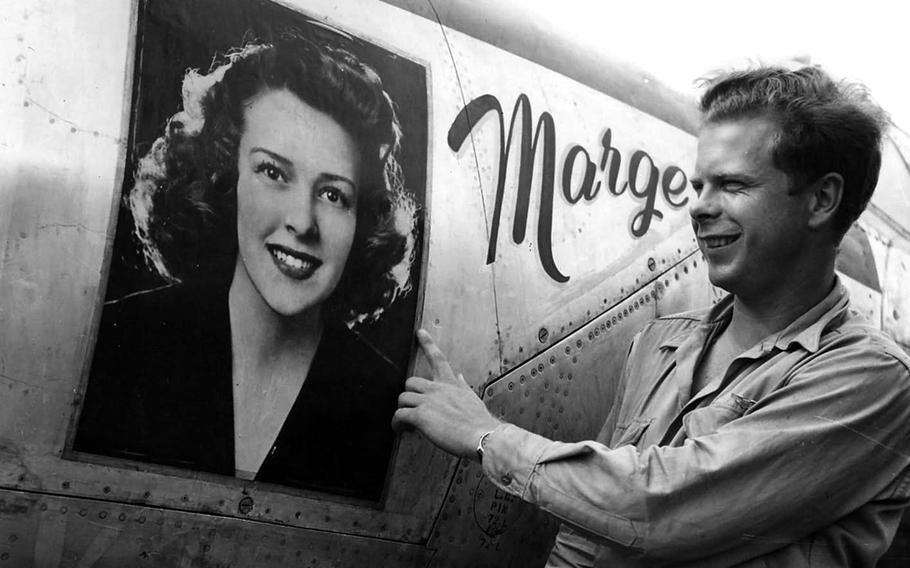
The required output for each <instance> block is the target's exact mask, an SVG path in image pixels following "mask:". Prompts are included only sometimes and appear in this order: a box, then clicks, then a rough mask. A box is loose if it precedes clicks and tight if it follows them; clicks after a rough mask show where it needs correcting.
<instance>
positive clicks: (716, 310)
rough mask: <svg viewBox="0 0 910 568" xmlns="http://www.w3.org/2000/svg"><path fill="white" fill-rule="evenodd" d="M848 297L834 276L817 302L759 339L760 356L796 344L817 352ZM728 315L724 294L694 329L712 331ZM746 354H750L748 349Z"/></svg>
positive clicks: (680, 337)
mask: <svg viewBox="0 0 910 568" xmlns="http://www.w3.org/2000/svg"><path fill="white" fill-rule="evenodd" d="M849 297H850V296H849V294H848V292H847V289H846V288H845V287H844V285H843V284H842V283H841V281H840V278H839V277H837V276H835V281H834V287H833V288H832V289H831V291H830V292H829V293H828V295H827V296H825V298H824V299H823V300H822V301H821V302H819V303H818V304H816V305H815V306H813V307H812V308H810V309H809V310H808V311H807V312H806V313H804V314H803V315H801V316H800V317H798V318H796V320H794V321H793V322H792V323H791V324H790V325H788V326H787V327H785V328H784V329H783V330H782V331H780V332H778V333H776V334H774V335H770V336H768V337H767V338H765V339H763V340H762V341H761V343H759V344H758V346H757V348H758V349H760V350H761V351H762V352H767V351H770V350H771V349H772V348H774V347H777V348H778V349H780V350H782V351H785V350H787V349H788V348H789V347H790V346H791V345H792V344H794V343H798V344H799V345H800V346H802V348H803V349H805V350H806V351H809V352H810V353H815V352H816V351H818V346H819V344H820V343H821V336H822V333H823V332H824V331H825V328H827V327H828V324H829V323H831V320H833V319H834V318H836V317H837V316H839V315H840V314H841V313H842V312H843V311H844V310H845V309H846V308H847V304H848V302H849ZM732 315H733V295H732V294H727V295H726V296H725V297H724V298H723V299H722V300H721V301H720V302H718V303H717V304H715V305H714V306H713V307H712V308H711V309H710V310H708V312H707V313H706V314H705V316H704V317H703V318H702V319H701V321H700V322H699V323H698V325H697V327H698V328H702V329H704V328H709V327H714V326H716V325H718V324H720V323H723V322H725V321H729V319H730V318H731V317H732ZM692 333H693V329H691V328H689V329H686V330H684V331H682V332H680V333H678V334H676V335H673V336H671V337H670V338H669V339H667V340H665V341H664V342H663V343H661V344H660V347H661V348H665V347H667V348H672V349H677V348H679V346H680V345H682V344H683V342H684V341H685V340H686V339H687V338H689V337H690V336H691V335H692ZM750 351H752V350H751V349H750Z"/></svg>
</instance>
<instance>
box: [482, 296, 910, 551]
mask: <svg viewBox="0 0 910 568" xmlns="http://www.w3.org/2000/svg"><path fill="white" fill-rule="evenodd" d="M731 315H732V297H728V298H726V299H725V300H723V301H722V302H720V303H719V304H718V305H716V306H714V307H713V308H711V309H710V310H702V311H697V312H690V313H686V314H680V315H674V316H668V317H663V318H659V319H657V320H655V321H653V322H651V323H649V324H648V325H647V326H645V328H644V329H643V330H642V331H641V332H640V333H639V334H638V335H637V336H636V337H635V338H634V339H633V343H632V347H631V349H630V352H629V356H628V359H627V362H626V364H625V366H624V368H623V373H622V376H621V378H620V385H619V388H618V393H619V394H618V395H617V402H616V404H614V407H613V408H612V409H611V412H610V415H609V417H608V419H607V422H606V424H605V426H604V429H603V431H602V433H601V435H600V436H599V438H598V440H599V441H598V442H593V441H584V442H578V443H561V442H554V441H551V440H548V439H546V438H543V437H541V436H538V435H536V434H533V433H531V432H528V431H526V430H522V429H520V428H518V427H516V426H513V425H510V424H503V425H502V426H500V427H499V428H498V429H497V430H496V431H495V432H494V434H493V435H492V436H490V438H489V439H488V443H487V446H486V453H485V455H484V460H483V468H484V471H485V473H486V475H487V476H488V477H489V478H490V479H491V481H492V482H493V483H494V484H495V485H496V486H498V487H499V488H500V489H502V490H504V491H506V492H508V493H510V494H513V495H516V496H518V497H520V498H522V499H524V500H526V501H528V502H530V503H534V504H536V505H538V506H540V507H542V508H543V509H544V510H546V511H548V512H550V513H552V514H554V515H556V516H557V517H559V518H561V519H563V520H564V521H565V522H564V524H563V529H562V530H561V532H560V534H559V536H558V538H557V543H556V546H555V547H554V550H553V553H552V555H551V557H550V561H549V563H548V566H553V567H555V566H603V567H607V566H609V567H617V566H660V565H674V566H699V567H703V566H704V567H707V566H735V565H743V566H750V567H751V566H820V567H825V568H828V567H832V566H850V567H854V566H874V564H875V561H876V559H877V558H878V557H879V556H881V555H882V554H883V553H884V552H885V551H886V550H887V548H888V545H889V543H890V541H891V539H892V538H893V536H894V533H895V531H896V530H897V526H898V524H899V522H900V518H901V513H902V512H903V509H904V507H906V506H907V505H908V504H910V359H908V357H907V356H906V354H905V353H903V352H902V351H901V350H900V348H899V347H898V346H897V345H896V344H895V343H894V342H893V341H891V340H890V339H888V338H887V337H886V336H885V335H884V334H883V333H882V332H881V331H879V330H877V329H875V328H874V327H872V326H871V325H869V324H868V323H867V322H866V321H864V320H863V318H862V316H860V315H859V314H858V313H857V312H855V311H854V310H852V309H850V307H849V299H848V295H847V292H846V290H845V289H844V288H843V286H842V285H841V284H840V282H838V283H837V284H836V285H835V287H834V289H833V290H832V292H831V293H830V294H829V295H828V296H827V297H826V298H825V299H824V300H823V301H821V302H820V303H819V304H818V305H816V306H815V307H813V308H812V309H810V310H809V311H808V312H806V313H805V314H804V315H803V316H801V317H800V318H799V319H797V320H796V321H794V322H793V323H792V324H791V325H790V326H788V327H787V328H786V329H784V330H783V331H781V332H779V333H777V334H774V335H772V336H769V337H766V338H765V339H764V340H762V341H761V342H760V343H759V344H757V345H755V346H754V347H752V348H751V349H749V350H748V351H746V352H745V353H743V354H742V355H740V356H739V357H737V358H736V359H735V360H734V361H733V362H732V363H731V365H730V366H729V368H728V369H727V371H726V373H725V374H724V375H723V376H718V377H715V378H713V379H710V380H709V382H708V384H707V385H706V387H705V388H704V389H703V390H702V391H701V392H699V393H697V394H696V395H695V396H691V385H692V380H693V374H694V371H695V367H696V363H697V361H698V358H699V356H700V355H701V353H702V351H703V350H704V348H705V346H706V345H708V344H709V343H710V342H711V341H713V338H714V335H715V334H716V333H717V332H718V331H719V330H721V329H723V326H724V325H726V323H727V322H728V321H729V319H730V317H731Z"/></svg>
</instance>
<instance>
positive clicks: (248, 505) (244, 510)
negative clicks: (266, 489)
mask: <svg viewBox="0 0 910 568" xmlns="http://www.w3.org/2000/svg"><path fill="white" fill-rule="evenodd" d="M237 510H239V511H240V514H242V515H247V514H249V512H250V511H252V510H253V498H252V497H250V496H249V495H247V496H246V497H244V498H243V499H241V500H240V503H238V504H237Z"/></svg>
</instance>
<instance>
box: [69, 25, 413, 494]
mask: <svg viewBox="0 0 910 568" xmlns="http://www.w3.org/2000/svg"><path fill="white" fill-rule="evenodd" d="M182 98H183V108H182V110H181V111H180V112H178V113H177V114H175V115H173V116H172V117H171V118H170V120H169V121H168V122H167V125H166V127H165V133H164V135H162V136H161V137H160V138H158V139H157V140H156V141H155V143H154V144H153V145H152V147H151V150H150V151H149V152H148V154H147V155H145V156H144V157H143V158H141V160H139V165H138V168H137V170H136V173H135V176H134V184H133V186H132V189H131V190H130V192H129V194H128V197H127V200H126V201H127V202H128V205H129V209H130V213H131V214H132V218H133V224H134V232H135V236H136V237H137V240H138V241H139V242H140V243H141V246H142V250H143V253H144V256H145V258H146V261H147V263H148V265H149V266H151V267H153V268H154V270H155V271H157V273H158V274H159V275H160V276H161V277H162V278H163V281H164V282H166V284H164V285H162V286H158V287H156V288H154V289H151V290H144V291H141V292H136V293H133V294H129V295H126V296H125V297H123V298H119V299H116V300H111V301H108V302H106V303H105V306H104V309H103V313H102V317H101V324H100V330H99V333H98V340H97V344H96V346H95V351H94V358H93V363H92V367H91V371H90V374H89V380H88V385H87V389H86V392H85V396H84V400H83V406H82V413H81V416H80V419H79V422H78V426H77V430H76V434H75V438H74V441H73V449H74V450H76V451H78V452H85V453H91V454H101V455H106V456H114V457H118V458H125V459H129V460H138V461H143V462H150V463H155V464H162V465H167V466H174V467H179V468H185V469H191V470H197V471H205V472H212V473H217V474H222V475H228V476H233V477H236V478H240V479H244V480H255V481H257V482H259V481H261V482H267V483H275V484H280V485H286V486H292V487H298V488H305V489H312V490H316V491H323V492H329V493H333V494H338V495H346V496H351V497H356V498H361V499H369V500H374V501H375V500H378V499H379V498H380V497H381V494H382V490H383V487H384V482H385V477H386V472H387V470H388V466H389V460H390V456H391V453H392V450H393V446H394V434H393V432H392V430H391V427H390V420H391V417H392V414H393V413H394V410H395V407H396V399H397V396H398V393H399V392H400V390H401V387H402V384H403V381H404V378H405V376H404V373H405V370H404V369H401V368H399V367H398V366H396V365H395V364H393V362H392V361H391V360H390V359H389V358H388V357H387V356H386V355H385V354H384V353H382V352H381V350H379V349H377V348H376V347H375V345H373V344H372V343H371V342H370V341H369V340H368V339H366V338H365V337H364V336H363V335H362V334H359V333H358V332H357V327H358V325H360V324H365V323H369V322H372V321H374V320H376V319H378V318H380V317H381V315H382V314H383V311H384V310H386V309H387V308H388V307H389V306H390V305H392V304H393V303H394V302H396V300H400V299H401V298H402V297H404V296H406V295H408V294H409V293H412V282H411V281H410V280H411V267H412V263H413V262H414V259H415V247H416V245H415V239H416V233H417V230H416V221H417V206H416V205H415V201H414V199H413V198H412V197H411V196H410V195H409V193H408V192H407V191H406V190H405V188H404V180H403V175H402V172H401V168H400V166H399V164H398V161H397V159H398V154H399V148H400V140H401V128H400V124H399V119H398V117H397V114H396V113H397V109H396V105H395V104H394V103H393V101H392V99H391V97H390V96H389V94H388V93H387V91H386V90H385V89H384V88H383V84H382V81H381V79H380V77H379V75H378V74H377V73H376V72H375V71H374V70H373V69H372V68H371V67H370V66H368V65H367V64H366V63H364V62H363V61H362V60H361V59H360V58H358V57H357V56H355V55H354V54H353V53H351V52H349V51H347V50H345V49H342V48H339V47H333V46H328V45H323V44H317V43H315V42H313V41H312V40H311V39H307V38H305V37H303V36H301V35H300V34H296V35H285V36H284V37H282V38H281V39H278V40H276V41H274V42H270V43H250V44H247V45H245V46H244V47H242V48H240V49H236V50H233V51H232V52H230V53H229V54H228V55H227V56H226V57H225V58H224V60H223V61H221V62H220V63H219V64H216V65H213V67H212V69H211V71H210V72H209V73H207V74H200V73H198V72H196V71H192V70H191V71H189V72H187V74H186V76H185V79H184V81H183V88H182ZM408 333H410V330H408Z"/></svg>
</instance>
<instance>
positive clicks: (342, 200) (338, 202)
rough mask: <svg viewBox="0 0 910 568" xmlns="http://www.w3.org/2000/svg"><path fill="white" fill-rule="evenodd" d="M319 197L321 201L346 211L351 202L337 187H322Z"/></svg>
mask: <svg viewBox="0 0 910 568" xmlns="http://www.w3.org/2000/svg"><path fill="white" fill-rule="evenodd" d="M319 195H320V196H321V197H322V199H324V200H325V201H327V202H329V203H330V204H332V205H335V206H337V207H343V208H345V209H347V208H349V207H350V206H351V201H350V199H348V196H347V195H345V193H344V192H343V191H342V190H340V189H338V188H337V187H324V188H322V189H321V190H319Z"/></svg>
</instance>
